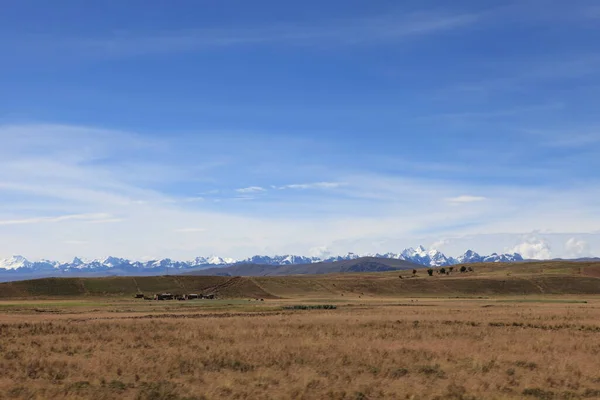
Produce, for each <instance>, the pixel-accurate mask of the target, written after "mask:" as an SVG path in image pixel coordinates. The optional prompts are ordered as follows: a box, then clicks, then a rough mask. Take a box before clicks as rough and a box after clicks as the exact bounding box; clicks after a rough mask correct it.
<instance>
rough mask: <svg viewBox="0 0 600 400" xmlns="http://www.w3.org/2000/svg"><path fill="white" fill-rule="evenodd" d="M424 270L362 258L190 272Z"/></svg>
mask: <svg viewBox="0 0 600 400" xmlns="http://www.w3.org/2000/svg"><path fill="white" fill-rule="evenodd" d="M413 268H423V266H422V265H419V264H415V263H412V262H410V261H405V260H396V259H387V258H375V257H362V258H357V259H354V260H343V261H335V262H320V263H314V264H299V265H261V264H238V265H233V266H231V267H221V268H209V269H204V270H198V271H193V272H189V273H188V274H189V275H218V276H280V275H319V274H332V273H348V272H385V271H398V270H408V269H410V270H412V269H413Z"/></svg>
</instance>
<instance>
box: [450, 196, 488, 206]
mask: <svg viewBox="0 0 600 400" xmlns="http://www.w3.org/2000/svg"><path fill="white" fill-rule="evenodd" d="M445 200H446V201H447V202H448V203H451V204H464V203H475V202H478V201H484V200H487V198H485V197H482V196H468V195H463V196H457V197H449V198H447V199H445Z"/></svg>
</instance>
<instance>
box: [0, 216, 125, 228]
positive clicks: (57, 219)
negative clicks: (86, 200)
mask: <svg viewBox="0 0 600 400" xmlns="http://www.w3.org/2000/svg"><path fill="white" fill-rule="evenodd" d="M74 220H77V221H85V222H112V221H114V220H115V219H114V218H112V217H111V215H110V214H72V215H61V216H58V217H35V218H25V219H12V220H10V219H9V220H0V225H24V224H40V223H57V222H64V221H74Z"/></svg>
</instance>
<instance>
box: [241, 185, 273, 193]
mask: <svg viewBox="0 0 600 400" xmlns="http://www.w3.org/2000/svg"><path fill="white" fill-rule="evenodd" d="M235 191H236V192H238V193H260V192H264V191H266V189H265V188H263V187H260V186H250V187H245V188H240V189H235Z"/></svg>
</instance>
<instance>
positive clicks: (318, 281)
mask: <svg viewBox="0 0 600 400" xmlns="http://www.w3.org/2000/svg"><path fill="white" fill-rule="evenodd" d="M469 266H471V267H473V268H474V270H475V271H474V272H470V273H460V272H457V271H458V270H459V268H460V266H455V267H454V268H453V273H452V274H451V275H441V274H437V273H434V275H433V276H428V275H427V273H426V271H425V270H423V269H420V270H418V273H417V275H416V276H413V275H412V271H401V272H398V271H395V272H383V273H360V274H359V273H347V274H323V275H297V276H263V277H225V276H181V275H179V276H152V277H110V278H48V279H36V280H30V281H19V282H8V283H1V284H0V298H4V299H7V298H28V297H45V298H51V297H79V296H132V295H134V294H135V293H140V292H141V293H145V294H153V293H159V292H171V293H204V294H210V293H214V294H216V295H217V296H218V297H221V298H265V299H268V298H278V297H281V298H298V297H312V298H341V297H342V296H348V295H356V296H363V295H364V296H387V297H392V296H398V297H400V296H439V297H448V296H494V295H498V296H500V295H519V296H520V295H535V294H538V295H539V294H547V295H552V294H570V295H575V294H585V295H591V294H600V262H563V261H552V262H539V263H537V262H536V263H519V264H471V265H469ZM438 270H439V269H438ZM399 276H402V279H400V277H399Z"/></svg>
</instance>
